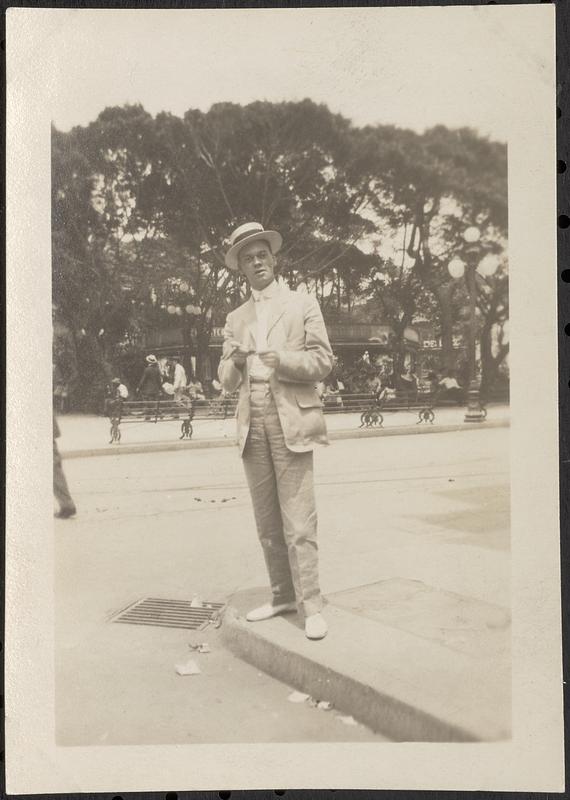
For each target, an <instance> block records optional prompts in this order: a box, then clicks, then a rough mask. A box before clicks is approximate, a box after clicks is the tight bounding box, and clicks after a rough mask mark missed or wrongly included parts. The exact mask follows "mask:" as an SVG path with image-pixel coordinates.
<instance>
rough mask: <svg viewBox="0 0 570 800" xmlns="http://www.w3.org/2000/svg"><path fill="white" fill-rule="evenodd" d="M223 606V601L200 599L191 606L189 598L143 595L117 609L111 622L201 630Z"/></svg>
mask: <svg viewBox="0 0 570 800" xmlns="http://www.w3.org/2000/svg"><path fill="white" fill-rule="evenodd" d="M223 607H224V603H210V602H207V601H202V605H201V606H198V607H193V606H192V602H191V601H190V600H161V599H159V598H157V597H145V598H143V599H142V600H137V601H136V603H132V604H131V605H130V606H128V607H127V608H125V609H123V610H122V611H119V613H118V614H116V615H115V616H114V617H112V619H111V622H122V623H126V624H128V625H154V626H157V627H160V628H185V629H186V630H192V631H201V630H202V629H203V628H205V627H206V625H207V624H208V623H209V622H210V621H211V620H212V618H213V617H214V615H216V614H217V613H218V612H219V611H220V610H221V609H222V608H223Z"/></svg>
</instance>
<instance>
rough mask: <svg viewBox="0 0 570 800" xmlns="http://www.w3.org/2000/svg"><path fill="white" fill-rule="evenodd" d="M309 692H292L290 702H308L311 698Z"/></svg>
mask: <svg viewBox="0 0 570 800" xmlns="http://www.w3.org/2000/svg"><path fill="white" fill-rule="evenodd" d="M309 697H310V695H309V694H304V692H291V694H290V695H289V697H288V698H287V700H289V702H290V703H306V702H307V700H308V699H309Z"/></svg>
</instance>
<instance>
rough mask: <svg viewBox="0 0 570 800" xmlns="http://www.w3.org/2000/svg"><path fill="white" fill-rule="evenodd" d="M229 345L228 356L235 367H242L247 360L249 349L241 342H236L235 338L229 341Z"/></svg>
mask: <svg viewBox="0 0 570 800" xmlns="http://www.w3.org/2000/svg"><path fill="white" fill-rule="evenodd" d="M230 346H231V347H232V351H231V352H230V355H229V358H231V360H232V361H233V362H234V364H235V365H236V367H239V368H241V367H243V365H244V364H245V362H246V361H247V357H248V355H249V351H248V350H247V348H245V347H244V346H243V345H242V344H240V342H236V341H235V340H232V341H231V342H230Z"/></svg>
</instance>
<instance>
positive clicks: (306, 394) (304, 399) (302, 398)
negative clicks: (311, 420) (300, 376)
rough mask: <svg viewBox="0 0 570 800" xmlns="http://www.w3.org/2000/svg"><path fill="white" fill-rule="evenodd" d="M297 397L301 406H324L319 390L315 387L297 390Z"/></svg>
mask: <svg viewBox="0 0 570 800" xmlns="http://www.w3.org/2000/svg"><path fill="white" fill-rule="evenodd" d="M295 399H296V401H297V405H298V406H299V408H322V407H323V404H322V402H321V399H320V397H319V395H318V394H317V392H316V391H315V390H314V389H307V390H301V391H299V390H297V391H296V392H295Z"/></svg>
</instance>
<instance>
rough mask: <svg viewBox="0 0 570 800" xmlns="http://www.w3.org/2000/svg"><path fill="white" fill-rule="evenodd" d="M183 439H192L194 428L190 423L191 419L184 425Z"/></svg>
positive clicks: (182, 427)
mask: <svg viewBox="0 0 570 800" xmlns="http://www.w3.org/2000/svg"><path fill="white" fill-rule="evenodd" d="M180 432H181V436H180V438H181V439H191V438H192V434H193V432H194V429H193V428H192V423H191V422H190V418H188V419H185V420H184V422H183V423H182V426H181V429H180Z"/></svg>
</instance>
